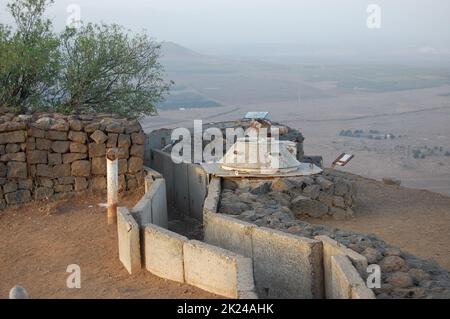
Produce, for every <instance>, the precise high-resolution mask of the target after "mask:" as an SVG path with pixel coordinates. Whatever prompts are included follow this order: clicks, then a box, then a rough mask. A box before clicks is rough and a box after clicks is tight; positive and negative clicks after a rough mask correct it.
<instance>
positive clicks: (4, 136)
mask: <svg viewBox="0 0 450 319" xmlns="http://www.w3.org/2000/svg"><path fill="white" fill-rule="evenodd" d="M25 135H26V134H25V131H14V132H5V133H0V144H8V143H24V142H25V140H26V138H25Z"/></svg>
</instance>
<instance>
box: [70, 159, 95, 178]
mask: <svg viewBox="0 0 450 319" xmlns="http://www.w3.org/2000/svg"><path fill="white" fill-rule="evenodd" d="M71 167H72V171H71V172H72V176H77V177H89V176H90V174H91V162H89V161H85V160H82V161H75V162H73V163H72V165H71Z"/></svg>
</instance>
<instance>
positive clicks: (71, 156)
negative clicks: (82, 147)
mask: <svg viewBox="0 0 450 319" xmlns="http://www.w3.org/2000/svg"><path fill="white" fill-rule="evenodd" d="M86 157H87V154H85V153H66V154H63V156H62V161H63V163H64V164H70V163H72V162H75V161H78V160H82V159H85V158H86Z"/></svg>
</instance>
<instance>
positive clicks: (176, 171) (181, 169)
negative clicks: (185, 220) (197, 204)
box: [173, 163, 189, 216]
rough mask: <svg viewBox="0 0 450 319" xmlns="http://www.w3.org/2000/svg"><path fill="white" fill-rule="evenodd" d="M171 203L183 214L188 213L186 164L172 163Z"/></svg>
mask: <svg viewBox="0 0 450 319" xmlns="http://www.w3.org/2000/svg"><path fill="white" fill-rule="evenodd" d="M173 178H174V182H173V196H174V197H173V200H174V201H173V204H174V206H175V208H176V209H177V210H178V211H179V212H180V213H182V214H183V215H185V216H188V215H189V180H188V173H187V164H185V163H180V164H173Z"/></svg>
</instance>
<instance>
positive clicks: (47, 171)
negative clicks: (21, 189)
mask: <svg viewBox="0 0 450 319" xmlns="http://www.w3.org/2000/svg"><path fill="white" fill-rule="evenodd" d="M52 167H53V166H49V165H46V164H38V165H37V166H36V176H41V177H53V170H52Z"/></svg>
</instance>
